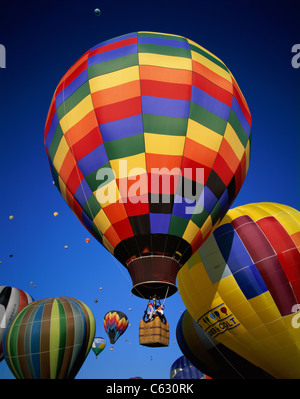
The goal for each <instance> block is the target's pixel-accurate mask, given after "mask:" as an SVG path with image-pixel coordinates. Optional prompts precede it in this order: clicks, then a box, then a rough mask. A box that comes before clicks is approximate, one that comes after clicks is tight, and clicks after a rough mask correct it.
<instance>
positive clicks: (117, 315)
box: [103, 310, 128, 344]
mask: <svg viewBox="0 0 300 399" xmlns="http://www.w3.org/2000/svg"><path fill="white" fill-rule="evenodd" d="M103 324H104V329H105V331H106V333H107V335H108V337H109V341H110V343H111V344H114V343H116V341H117V340H118V339H119V338H120V336H121V335H122V334H124V332H125V330H126V329H127V327H128V318H127V316H126V314H125V313H123V312H120V311H118V310H111V311H109V312H107V313H106V314H105V316H104V318H103Z"/></svg>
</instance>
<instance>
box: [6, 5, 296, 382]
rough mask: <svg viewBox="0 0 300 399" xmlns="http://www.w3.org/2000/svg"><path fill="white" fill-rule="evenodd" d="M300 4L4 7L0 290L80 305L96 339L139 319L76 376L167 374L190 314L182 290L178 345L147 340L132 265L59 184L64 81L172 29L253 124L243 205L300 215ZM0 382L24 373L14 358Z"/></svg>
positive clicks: (171, 311) (169, 310)
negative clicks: (53, 141)
mask: <svg viewBox="0 0 300 399" xmlns="http://www.w3.org/2000/svg"><path fill="white" fill-rule="evenodd" d="M299 4H300V3H299V0H297V1H296V0H286V1H285V2H274V1H269V0H265V1H261V0H260V1H258V0H251V1H249V0H244V1H238V0H232V1H230V0H207V1H203V0H197V1H195V0H185V1H182V2H177V1H166V0H160V1H156V0H152V1H151V2H150V1H148V2H146V1H141V0H140V1H136V0H130V1H127V2H125V1H120V0H116V1H112V0H106V1H100V0H99V1H96V0H93V1H91V0H84V1H79V0H73V1H68V0H64V1H51V2H50V1H49V2H48V1H43V2H36V1H32V0H31V1H26V2H24V1H19V0H14V1H2V2H1V5H0V44H3V45H4V46H5V48H6V69H0V105H1V108H0V135H1V142H0V143H1V144H0V178H1V191H0V193H1V194H0V205H1V206H0V226H1V235H0V237H1V238H0V261H1V262H2V263H1V264H0V285H9V286H15V287H18V288H21V289H24V290H25V291H27V292H29V293H30V294H31V295H32V296H33V297H34V298H35V299H42V298H49V297H56V296H71V297H75V298H78V299H80V300H82V301H83V302H85V303H86V304H87V305H88V306H89V307H90V308H91V310H92V312H93V314H94V316H95V319H96V325H97V327H96V335H97V336H102V337H105V338H107V336H106V333H105V331H104V328H103V322H102V319H103V316H104V314H105V313H106V312H107V311H108V310H111V309H117V310H121V311H123V312H125V313H126V314H127V315H128V317H129V322H130V324H131V325H130V326H129V327H128V329H127V331H126V332H125V334H124V335H123V336H122V337H121V338H120V339H119V341H118V342H117V343H116V344H115V345H114V350H113V351H110V350H109V348H110V344H109V342H108V344H107V347H106V349H105V350H104V351H103V352H102V353H101V354H100V355H99V356H98V359H97V360H96V359H95V355H94V354H93V353H92V352H90V354H89V355H88V357H87V359H86V361H85V363H84V365H83V366H82V368H81V370H80V372H79V373H78V375H77V378H79V379H83V378H93V379H94V378H104V379H110V378H124V379H127V378H130V377H135V376H141V377H143V378H155V379H160V378H169V374H170V367H171V365H172V363H173V362H174V361H175V360H176V359H177V358H178V357H179V356H181V355H182V353H181V351H180V349H179V347H178V345H177V343H176V336H175V330H176V325H177V321H178V319H179V317H180V315H181V312H182V311H184V310H185V307H184V304H183V302H182V301H181V298H180V296H179V294H178V293H177V294H175V295H174V296H173V297H171V298H169V299H167V301H166V303H165V305H166V315H167V318H168V321H169V324H170V345H169V347H168V348H154V349H151V348H146V347H142V346H140V345H139V343H138V325H139V321H140V319H141V317H142V315H143V312H144V309H145V306H146V303H145V302H144V301H143V300H142V299H140V298H136V297H134V296H130V290H131V282H130V278H129V275H128V274H127V272H126V270H125V269H123V268H122V266H121V265H120V264H119V263H118V262H117V261H115V260H114V259H113V257H112V256H111V255H110V254H109V253H108V252H107V251H106V250H105V249H104V248H103V247H101V245H100V244H99V243H98V242H97V241H96V240H95V239H94V238H92V237H91V241H90V242H89V243H88V244H86V243H85V238H86V237H89V234H88V233H87V232H86V230H85V228H84V227H83V226H82V225H81V223H80V222H79V221H78V220H77V218H76V217H75V216H74V215H73V213H72V211H71V210H70V209H69V207H68V206H67V204H66V203H65V201H64V200H63V198H62V197H61V195H60V194H59V192H58V190H57V189H56V188H55V187H54V186H53V185H52V178H51V174H50V170H49V166H48V161H47V157H46V152H45V149H44V142H43V141H44V125H45V120H46V116H47V112H48V108H49V105H50V101H51V98H52V95H53V93H54V90H55V88H56V86H57V84H58V82H59V80H60V79H61V77H62V76H63V74H64V73H65V72H66V71H67V70H68V68H69V67H70V66H71V65H72V64H73V63H74V62H75V61H76V60H77V59H78V58H79V57H80V56H81V55H82V54H83V53H84V52H85V51H86V50H88V49H89V48H91V47H93V46H94V45H96V44H98V43H100V42H102V41H104V40H107V39H110V38H113V37H116V36H119V35H122V34H126V33H130V32H135V31H140V30H148V31H154V32H155V31H156V32H164V33H172V34H179V35H182V36H185V37H187V38H189V39H191V40H193V41H195V42H197V43H199V44H201V45H202V46H203V47H205V48H206V49H208V50H209V51H211V52H212V53H214V54H215V55H216V56H217V57H219V58H220V59H221V60H222V61H223V62H224V63H225V64H226V65H227V67H228V68H229V69H230V70H231V72H232V73H233V75H234V77H235V78H236V80H237V82H238V84H239V86H240V88H241V90H242V92H243V94H244V96H245V98H246V100H247V103H248V105H249V108H250V111H251V114H252V119H253V134H252V151H251V159H250V168H249V172H248V175H247V177H246V180H245V182H244V185H243V187H242V189H241V191H240V193H239V195H238V197H237V199H236V200H235V202H234V204H233V206H237V205H242V204H246V203H251V202H260V201H271V202H278V203H284V204H287V205H290V206H292V207H294V208H297V209H299V208H300V201H299V172H300V168H299V158H300V157H299V152H300V151H299V149H300V147H299V132H300V118H299V103H300V101H299V98H300V93H299V89H300V68H299V69H295V68H293V67H292V64H291V60H292V57H293V55H294V54H292V52H291V49H292V46H293V45H294V44H297V43H300V28H299V8H300V7H299ZM97 7H98V8H100V9H101V12H102V13H101V15H100V16H98V17H97V16H95V14H94V9H95V8H97ZM55 211H56V212H58V213H59V216H58V217H56V218H55V217H54V216H53V212H55ZM10 215H13V216H14V219H13V220H9V216H10ZM65 245H68V249H67V250H66V249H64V246H65ZM11 254H12V255H13V257H10V255H11ZM30 282H33V283H34V284H36V287H33V285H30ZM99 287H103V289H102V290H101V291H100V290H99ZM95 299H98V303H95V302H94V300H95ZM129 308H131V309H132V310H129ZM0 378H1V379H3V378H14V377H13V376H12V374H11V372H10V371H9V369H8V367H7V366H6V364H5V362H4V361H3V362H1V363H0Z"/></svg>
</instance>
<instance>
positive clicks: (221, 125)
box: [45, 32, 251, 298]
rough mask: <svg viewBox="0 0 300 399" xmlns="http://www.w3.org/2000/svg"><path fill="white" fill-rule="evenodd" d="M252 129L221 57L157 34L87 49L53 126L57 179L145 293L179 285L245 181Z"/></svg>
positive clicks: (49, 124)
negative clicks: (181, 275) (181, 274)
mask: <svg viewBox="0 0 300 399" xmlns="http://www.w3.org/2000/svg"><path fill="white" fill-rule="evenodd" d="M250 138H251V116H250V112H249V109H248V106H247V104H246V101H245V99H244V97H243V95H242V93H241V91H240V89H239V87H238V85H237V83H236V81H235V79H234V77H233V76H232V74H231V72H230V71H229V70H228V68H227V67H226V66H225V65H224V63H223V62H222V61H221V60H220V59H218V58H217V57H216V56H214V55H213V54H212V53H210V52H209V51H207V50H205V49H204V48H203V47H201V46H200V45H198V44H197V43H195V42H193V41H192V40H190V39H187V38H184V37H182V36H178V35H174V34H164V33H155V32H135V33H130V34H126V35H124V36H120V37H116V38H114V39H111V40H107V41H105V42H103V43H100V44H98V45H96V46H95V47H93V48H91V49H90V50H88V51H87V52H86V53H85V54H83V55H82V57H81V58H79V60H78V61H77V62H76V63H75V64H74V65H73V66H72V67H71V68H70V69H69V71H68V72H67V73H66V74H65V76H63V78H62V79H61V81H60V83H59V85H58V87H57V88H56V91H55V93H54V96H53V99H52V103H51V106H50V109H49V113H48V117H47V121H46V126H45V147H46V151H47V155H48V158H49V163H50V168H51V172H52V176H53V179H54V181H55V183H56V187H57V188H58V189H59V191H60V193H61V194H62V196H63V197H64V199H65V200H66V202H67V203H68V205H69V206H70V208H71V209H72V210H73V212H74V213H75V214H76V216H77V217H78V218H79V220H80V221H81V222H82V223H83V224H84V226H85V227H86V228H87V230H88V231H89V232H90V233H91V234H92V235H93V236H94V237H95V238H96V239H97V240H98V241H99V242H100V243H101V244H103V245H104V246H105V247H106V248H107V249H108V250H109V251H110V252H111V253H112V254H113V255H114V256H115V257H116V258H117V259H118V260H119V261H120V262H121V263H122V264H123V265H124V266H125V267H126V268H127V269H128V272H129V273H130V275H131V278H132V281H133V289H132V292H133V293H134V294H135V295H137V296H140V297H144V298H150V297H152V296H154V295H155V294H156V295H157V296H159V297H166V296H170V295H172V294H174V293H175V292H176V291H177V287H176V274H177V272H178V270H179V268H180V267H181V266H182V265H183V264H184V263H185V262H186V261H187V260H188V259H189V257H190V256H191V255H192V253H193V252H195V251H196V250H197V249H198V248H199V246H200V245H201V243H202V242H203V241H204V239H206V238H207V236H208V235H209V234H210V232H211V230H212V228H213V227H214V226H215V225H216V224H217V223H218V222H219V221H220V219H221V218H222V217H223V216H224V215H225V214H226V212H227V210H228V209H229V207H230V205H231V203H232V202H233V200H234V199H235V197H236V195H237V193H238V192H239V190H240V188H241V186H242V184H243V182H244V179H245V176H246V173H247V170H248V164H249V154H250Z"/></svg>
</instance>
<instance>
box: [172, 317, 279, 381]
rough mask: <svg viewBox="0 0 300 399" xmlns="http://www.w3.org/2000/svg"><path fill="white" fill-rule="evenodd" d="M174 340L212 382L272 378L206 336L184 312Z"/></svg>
mask: <svg viewBox="0 0 300 399" xmlns="http://www.w3.org/2000/svg"><path fill="white" fill-rule="evenodd" d="M176 339H177V343H178V345H179V347H180V350H181V352H182V353H183V354H184V356H185V357H186V358H187V359H188V360H189V361H190V362H191V363H192V364H193V365H194V366H195V367H196V368H197V369H199V370H201V371H202V372H203V373H204V374H205V375H206V376H210V377H211V378H214V379H271V378H272V377H271V376H270V375H269V374H267V373H266V372H265V371H263V370H262V369H260V368H258V367H256V366H254V365H253V364H252V363H250V362H248V361H247V360H246V359H244V358H243V357H241V356H239V355H238V354H237V353H235V352H233V351H232V350H230V349H229V348H227V347H226V346H225V345H222V344H221V343H220V342H218V341H217V340H216V339H214V338H213V337H211V336H210V335H209V334H207V333H206V332H205V331H204V330H203V328H202V327H200V326H199V325H198V324H197V323H196V322H195V320H193V318H192V316H191V315H190V314H189V312H188V311H187V310H185V311H184V312H183V314H182V316H181V317H180V319H179V321H178V323H177V328H176Z"/></svg>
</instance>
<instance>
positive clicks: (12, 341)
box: [3, 297, 95, 379]
mask: <svg viewBox="0 0 300 399" xmlns="http://www.w3.org/2000/svg"><path fill="white" fill-rule="evenodd" d="M94 335H95V320H94V316H93V314H92V312H91V310H90V309H89V308H88V307H87V306H86V305H85V304H84V303H82V302H81V301H79V300H77V299H74V298H68V297H57V298H50V299H41V300H38V301H35V302H32V303H31V304H29V305H28V306H27V307H25V308H24V309H23V310H21V312H20V313H19V314H18V315H17V316H16V317H15V318H14V320H13V321H12V322H11V324H10V325H9V327H8V329H7V331H6V333H5V336H4V340H3V349H4V357H5V361H6V363H7V364H8V366H9V368H10V370H11V371H12V373H13V374H14V376H15V377H16V378H18V379H71V378H74V377H75V376H76V374H77V373H78V371H79V369H80V368H81V366H82V364H83V362H84V360H85V358H86V356H87V354H88V352H89V350H90V349H91V346H92V342H93V339H94Z"/></svg>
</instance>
